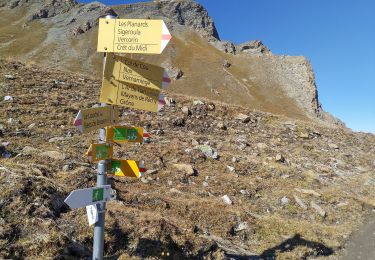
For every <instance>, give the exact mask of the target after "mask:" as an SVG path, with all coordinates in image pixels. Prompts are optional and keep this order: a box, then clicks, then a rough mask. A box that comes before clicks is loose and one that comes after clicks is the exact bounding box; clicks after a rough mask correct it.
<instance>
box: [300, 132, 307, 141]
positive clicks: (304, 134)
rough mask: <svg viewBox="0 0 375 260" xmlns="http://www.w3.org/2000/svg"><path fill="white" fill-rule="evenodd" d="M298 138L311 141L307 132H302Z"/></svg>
mask: <svg viewBox="0 0 375 260" xmlns="http://www.w3.org/2000/svg"><path fill="white" fill-rule="evenodd" d="M298 137H299V138H302V139H309V134H308V133H305V132H301V133H299V134H298Z"/></svg>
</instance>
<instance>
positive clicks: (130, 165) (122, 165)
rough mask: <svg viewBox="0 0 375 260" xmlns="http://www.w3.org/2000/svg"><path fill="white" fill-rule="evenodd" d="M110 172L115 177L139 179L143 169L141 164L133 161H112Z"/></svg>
mask: <svg viewBox="0 0 375 260" xmlns="http://www.w3.org/2000/svg"><path fill="white" fill-rule="evenodd" d="M111 171H112V173H113V174H114V175H115V176H120V177H125V176H127V177H134V178H140V177H141V175H142V173H144V172H145V168H144V165H143V161H142V162H136V161H133V160H112V162H111Z"/></svg>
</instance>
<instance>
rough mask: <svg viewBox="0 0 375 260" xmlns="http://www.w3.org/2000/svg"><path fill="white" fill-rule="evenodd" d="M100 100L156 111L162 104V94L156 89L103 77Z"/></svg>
mask: <svg viewBox="0 0 375 260" xmlns="http://www.w3.org/2000/svg"><path fill="white" fill-rule="evenodd" d="M99 100H100V102H102V103H107V104H113V105H119V106H124V107H130V108H134V109H140V110H146V111H151V112H157V111H159V109H160V108H161V107H162V106H163V105H164V96H163V95H162V93H161V92H160V91H158V90H154V89H149V88H144V87H139V86H135V85H130V84H125V83H121V82H119V81H117V80H114V79H112V80H111V79H108V78H106V77H104V78H103V82H102V88H101V91H100V98H99Z"/></svg>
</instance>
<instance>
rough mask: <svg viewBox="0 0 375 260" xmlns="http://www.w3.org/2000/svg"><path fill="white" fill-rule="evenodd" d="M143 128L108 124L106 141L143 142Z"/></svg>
mask: <svg viewBox="0 0 375 260" xmlns="http://www.w3.org/2000/svg"><path fill="white" fill-rule="evenodd" d="M143 137H144V136H143V128H142V127H131V126H108V127H106V140H107V142H115V143H124V142H135V143H143Z"/></svg>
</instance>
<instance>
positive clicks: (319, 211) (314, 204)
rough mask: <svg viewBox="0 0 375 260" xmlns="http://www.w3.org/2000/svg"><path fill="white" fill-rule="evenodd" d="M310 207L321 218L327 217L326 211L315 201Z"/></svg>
mask: <svg viewBox="0 0 375 260" xmlns="http://www.w3.org/2000/svg"><path fill="white" fill-rule="evenodd" d="M310 206H311V207H312V208H313V209H315V210H316V212H317V213H318V214H319V215H320V216H321V217H325V216H326V215H327V213H326V211H325V210H323V209H322V208H321V207H320V206H319V205H318V204H316V203H315V202H314V201H311V203H310Z"/></svg>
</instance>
